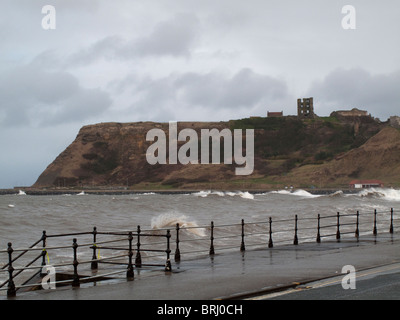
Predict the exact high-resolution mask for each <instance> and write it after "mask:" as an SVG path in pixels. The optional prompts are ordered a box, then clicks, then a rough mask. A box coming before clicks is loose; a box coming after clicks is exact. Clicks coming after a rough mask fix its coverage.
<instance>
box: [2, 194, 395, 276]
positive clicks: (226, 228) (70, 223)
mask: <svg viewBox="0 0 400 320" xmlns="http://www.w3.org/2000/svg"><path fill="white" fill-rule="evenodd" d="M392 208H393V209H394V228H395V229H396V228H397V229H396V230H399V228H398V225H399V224H400V221H399V217H400V190H395V189H366V190H360V191H359V192H357V193H354V194H346V193H343V192H342V191H340V190H337V191H336V192H335V191H332V192H331V193H329V194H325V195H315V194H311V193H309V192H307V191H305V190H301V189H299V190H279V191H271V192H265V193H257V194H252V193H249V192H247V191H236V192H223V191H209V190H208V191H207V190H205V191H200V192H195V193H188V194H169V195H166V194H156V193H142V194H129V195H89V194H85V193H84V192H82V193H81V194H79V195H77V194H73V195H71V194H64V195H52V196H49V195H46V196H31V195H26V194H25V193H24V192H23V191H20V192H16V194H13V195H2V196H0V250H4V249H7V243H8V242H11V243H12V246H13V248H27V247H29V246H30V245H31V244H32V243H34V242H36V241H37V240H39V239H40V238H41V236H42V232H43V231H44V230H45V231H46V233H47V235H56V234H60V233H64V234H65V233H76V232H91V231H92V230H93V227H94V226H95V227H97V230H98V231H99V232H119V231H134V232H135V231H136V230H137V226H140V227H141V229H142V230H143V231H142V232H143V233H150V232H152V230H156V229H162V231H157V232H158V233H159V234H163V233H164V232H166V230H165V229H166V228H168V229H170V230H171V236H172V237H171V251H172V253H171V255H172V256H173V252H174V250H175V241H176V233H175V232H176V231H175V227H176V224H177V223H179V226H180V227H181V228H186V229H184V230H181V231H180V241H181V244H180V245H181V253H182V257H184V258H185V257H188V258H189V257H191V252H192V251H193V252H195V251H196V252H199V253H203V254H207V252H208V248H209V239H210V230H211V227H210V223H211V221H213V222H214V226H215V228H214V230H213V231H214V237H215V241H214V242H215V247H216V251H218V250H222V249H223V248H231V249H233V250H239V247H240V242H241V228H242V226H241V221H242V219H243V220H244V223H245V226H244V233H245V241H246V250H247V249H248V248H249V249H250V248H251V247H252V246H254V247H257V246H265V247H266V246H267V243H268V241H269V233H270V229H269V218H271V220H272V236H273V240H274V245H275V246H276V245H280V244H282V245H284V244H290V243H292V242H293V237H294V229H295V215H297V217H298V225H297V228H298V238H299V242H300V243H301V242H306V241H315V237H316V234H317V216H318V214H319V215H320V217H321V220H320V224H321V230H320V231H321V235H322V237H323V238H322V239H323V240H322V241H324V239H325V238H324V236H325V235H326V237H327V238H329V237H332V238H331V239H334V236H335V234H336V232H337V213H338V212H339V214H340V215H341V218H340V228H341V229H340V231H341V232H342V237H346V236H348V237H354V231H355V225H356V212H357V211H359V214H360V215H359V229H360V230H359V231H360V235H363V234H371V233H372V230H373V227H374V219H375V220H376V227H377V230H378V232H379V233H382V232H386V233H387V232H389V226H390V220H391V209H392ZM375 210H376V212H377V214H376V216H375V214H374V212H375ZM146 230H148V231H146ZM91 238H92V236H87V237H86V238H85V239H83V240H79V241H80V242H81V243H82V242H86V243H90V242H91V241H92V240H91ZM105 239H106V237H105V236H102V235H98V239H97V241H101V240H105ZM162 239H164V238H162ZM142 241H143V242H145V241H146V240H145V237H143V238H142ZM148 241H149V243H150V244H149V245H150V246H151V242H152V241H153V243H154V244H156V241H158V242H160V241H161V242H163V244H162V246H163V248H164V245H165V240H160V238H158V239H156V240H155V239H149V240H148ZM71 244H72V242H71V239H70V238H68V240H67V239H61V238H48V240H47V246H56V245H71ZM134 244H135V245H136V239H135V241H134ZM41 245H42V243H41V242H40V243H39V244H38V245H37V247H40V246H41ZM99 248H100V247H99ZM142 248H145V246H144V247H142ZM90 250H91V249H89V248H87V249H86V252H91V251H90ZM60 251H61V250H60ZM99 251H100V250H99ZM83 253H84V250H83V249H82V250H80V254H83ZM86 254H87V253H86ZM107 254H109V253H108V252H106V250H102V251H100V253H99V252H98V255H99V257H100V256H104V255H107ZM80 257H81V256H80ZM50 258H51V260H52V263H54V261H58V260H60V261H66V260H68V259H69V260H71V259H72V250H69V249H68V252H67V253H65V252H59V253H58V252H54V253H51V254H50ZM50 258H48V259H50ZM90 258H91V256H90V255H87V256H86V259H90ZM82 259H83V258H82ZM162 259H164V255H162ZM171 259H172V258H171ZM7 261H8V260H7V255H6V254H5V253H2V254H0V267H1V266H4V265H5V264H6V263H7ZM5 277H6V274H5V273H2V274H0V280H2V279H4V278H5Z"/></svg>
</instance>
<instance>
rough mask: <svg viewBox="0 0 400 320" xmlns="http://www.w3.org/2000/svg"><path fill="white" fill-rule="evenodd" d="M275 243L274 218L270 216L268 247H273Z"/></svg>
mask: <svg viewBox="0 0 400 320" xmlns="http://www.w3.org/2000/svg"><path fill="white" fill-rule="evenodd" d="M273 246H274V243H273V242H272V218H271V217H269V241H268V248H272V247H273Z"/></svg>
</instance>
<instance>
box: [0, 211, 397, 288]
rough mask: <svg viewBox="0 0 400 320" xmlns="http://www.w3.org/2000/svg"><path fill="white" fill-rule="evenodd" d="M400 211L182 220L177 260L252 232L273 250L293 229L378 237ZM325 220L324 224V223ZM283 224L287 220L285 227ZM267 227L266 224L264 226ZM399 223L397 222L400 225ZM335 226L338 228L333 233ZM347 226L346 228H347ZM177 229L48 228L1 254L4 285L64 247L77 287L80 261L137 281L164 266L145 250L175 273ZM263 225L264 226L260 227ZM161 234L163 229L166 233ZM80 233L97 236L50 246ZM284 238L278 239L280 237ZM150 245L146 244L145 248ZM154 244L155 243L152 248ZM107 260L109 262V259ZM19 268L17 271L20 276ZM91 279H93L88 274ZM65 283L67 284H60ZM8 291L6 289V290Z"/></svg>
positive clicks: (211, 250)
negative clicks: (137, 271) (140, 271)
mask: <svg viewBox="0 0 400 320" xmlns="http://www.w3.org/2000/svg"><path fill="white" fill-rule="evenodd" d="M399 211H400V210H397V209H396V210H395V209H393V208H391V209H390V211H383V210H382V211H381V210H380V211H378V210H374V211H373V212H372V213H371V212H368V213H360V211H357V212H356V213H348V212H347V213H340V212H337V213H336V214H334V215H333V214H331V215H325V216H322V215H320V214H318V216H317V217H309V216H305V217H299V216H298V215H297V214H296V215H295V219H294V220H293V219H292V218H284V219H282V218H279V217H278V218H277V217H274V218H272V217H269V218H268V219H266V220H265V221H255V222H254V221H253V222H245V221H244V219H242V220H241V223H224V224H214V222H213V221H211V224H210V225H203V226H184V227H183V226H182V227H180V226H179V224H178V223H177V224H176V228H175V229H176V234H175V241H176V248H175V261H176V262H179V261H180V259H181V253H180V248H179V245H180V243H181V242H185V243H190V242H193V241H210V248H209V254H210V255H213V254H215V247H214V241H217V242H218V241H220V240H223V239H233V238H238V237H240V238H241V243H240V251H245V238H247V237H251V236H260V235H265V236H268V241H266V242H265V245H268V247H269V248H273V247H274V244H275V243H276V242H278V243H284V242H285V243H286V242H288V241H291V239H285V238H284V237H280V236H281V235H282V236H285V235H287V234H288V235H290V234H292V232H294V239H293V244H294V245H298V243H299V234H300V233H301V232H302V231H303V230H307V232H308V231H309V230H312V229H315V228H317V236H316V241H317V242H318V243H319V242H321V238H327V237H334V236H335V237H336V240H337V241H341V236H342V235H348V234H354V236H355V237H356V238H357V241H358V238H359V235H360V226H365V225H367V224H368V225H369V226H370V230H369V232H371V231H372V233H373V235H375V236H376V235H377V234H378V219H381V217H382V216H383V215H384V216H385V221H386V223H387V219H388V217H387V214H390V229H389V232H390V233H393V232H394V228H395V226H394V222H396V221H400V217H396V216H395V213H397V212H399ZM364 216H367V217H368V219H365V218H364ZM329 219H335V223H333V222H332V223H331V222H329V221H330V220H329ZM371 219H373V224H372V225H371ZM304 221H307V222H310V221H314V222H315V224H316V225H314V226H311V225H310V224H307V226H304V227H303V222H304ZM322 222H324V223H322ZM282 223H285V224H284V225H282ZM264 225H266V226H264ZM249 226H256V227H254V228H253V230H249V229H248V227H249ZM351 226H354V227H355V230H350V229H349V228H351ZM381 226H382V225H381V224H379V227H381ZM229 227H241V232H238V233H233V234H232V232H235V231H234V230H232V229H228V231H227V232H228V233H225V234H224V233H221V232H223V230H221V229H224V228H229ZM396 227H397V226H396ZM333 228H335V230H334V231H333ZM343 228H345V229H343ZM170 229H171V228H159V229H146V230H141V229H140V226H138V227H137V230H135V231H98V230H97V228H96V227H94V228H93V231H86V232H71V233H63V234H53V235H47V234H46V232H45V231H43V235H42V237H41V238H40V239H39V240H38V241H36V242H34V244H32V245H31V246H30V247H28V248H16V249H14V248H12V244H11V243H9V244H8V248H7V249H6V250H0V254H2V253H7V254H8V256H9V261H8V263H7V264H5V265H3V266H2V268H1V269H0V272H8V273H9V279H8V280H6V281H5V282H3V283H2V284H0V289H1V288H2V287H3V286H4V285H6V284H8V288H7V294H8V296H13V295H15V293H16V290H18V289H19V288H22V287H26V286H27V285H26V284H25V283H24V284H23V286H21V285H20V286H16V285H15V284H14V278H15V277H16V276H18V275H19V274H20V273H22V272H23V271H27V270H37V269H41V268H43V266H45V265H46V264H45V257H46V255H47V257H48V253H49V252H52V251H53V250H61V249H71V248H72V249H73V261H72V264H71V262H69V263H58V264H53V265H52V266H53V267H57V268H58V267H65V266H71V265H72V266H73V268H74V273H73V280H69V282H72V284H73V286H79V281H80V280H79V276H78V265H79V264H89V263H91V268H92V269H97V266H98V263H99V262H103V263H112V264H124V265H128V268H127V279H128V280H132V279H133V266H134V265H135V267H137V268H138V267H139V268H140V267H142V266H161V265H160V264H151V263H149V264H142V259H141V253H142V252H149V253H151V252H156V253H163V254H166V255H167V259H166V263H165V265H164V266H165V269H164V270H165V271H171V263H170V253H171V248H170V238H171V233H170ZM193 229H205V230H207V231H208V232H209V233H210V236H209V237H207V236H205V237H204V236H201V235H200V236H198V237H196V238H192V239H185V240H184V241H182V240H180V237H179V232H180V231H181V230H193ZM260 229H262V230H260ZM328 229H330V230H332V231H326V232H325V233H323V234H321V231H322V230H328ZM160 232H161V233H160ZM99 235H101V236H119V238H117V239H107V240H104V239H103V240H102V241H97V236H99ZM72 236H74V237H76V236H92V237H93V241H85V242H83V243H79V242H78V241H77V238H74V239H73V244H72V246H71V244H69V245H58V246H57V245H56V246H48V245H47V240H48V239H49V238H50V239H52V238H63V237H72ZM277 236H278V237H277ZM149 237H151V238H166V244H167V247H166V249H157V248H155V247H154V246H155V245H160V244H165V243H164V242H153V243H142V242H141V240H142V239H143V238H149ZM273 237H275V238H276V237H277V239H274V240H273ZM313 238H314V237H312V236H310V235H307V237H301V239H302V240H304V239H307V240H311V239H313ZM134 239H136V241H137V243H135V244H136V246H135V248H134V245H133V240H134ZM127 240H128V245H127V246H124V245H123V246H117V247H115V246H102V245H105V244H109V243H115V242H124V241H127ZM40 242H42V246H41V247H39V246H38V245H39V243H40ZM248 245H249V246H255V245H257V244H254V243H253V244H251V243H250V244H248ZM143 246H145V247H143ZM149 246H151V247H149ZM235 247H237V246H236V245H233V244H232V243H229V244H228V245H224V246H222V245H221V246H219V247H218V250H223V249H232V248H235ZM78 248H79V249H81V248H88V249H90V250H93V256H92V258H91V259H86V260H84V259H78V254H77V253H78ZM99 250H110V251H127V253H126V252H125V253H124V254H117V255H113V256H109V257H100V256H99ZM35 251H41V254H40V255H39V256H37V257H35V258H34V259H33V260H32V261H31V262H29V263H28V264H26V265H25V266H18V267H17V266H14V263H15V262H16V261H18V260H19V259H20V258H21V257H23V256H24V255H25V254H26V253H28V252H35ZM205 251H208V249H195V250H186V251H185V254H191V253H197V252H205ZM13 253H20V254H19V255H18V256H17V257H13ZM134 253H136V257H135V262H134V263H133V255H134ZM156 256H157V257H159V256H160V255H152V256H151V257H156ZM40 257H42V264H41V266H34V265H32V264H33V263H34V262H36V261H37V260H38V259H39V258H40ZM123 257H125V258H126V257H128V262H120V261H115V259H120V258H123ZM106 260H107V261H106ZM110 260H114V261H115V262H111V261H110ZM14 271H16V273H15V274H14ZM86 278H87V277H86ZM59 283H61V282H59ZM3 290H4V289H3Z"/></svg>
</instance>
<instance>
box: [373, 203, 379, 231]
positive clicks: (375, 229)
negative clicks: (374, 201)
mask: <svg viewBox="0 0 400 320" xmlns="http://www.w3.org/2000/svg"><path fill="white" fill-rule="evenodd" d="M376 213H377V212H376V209H375V210H374V230H373V233H374V236H376V235H377V234H378V230H377V228H376Z"/></svg>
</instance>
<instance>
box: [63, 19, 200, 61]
mask: <svg viewBox="0 0 400 320" xmlns="http://www.w3.org/2000/svg"><path fill="white" fill-rule="evenodd" d="M198 34H199V21H198V19H197V18H196V16H195V15H194V14H177V15H175V16H174V17H173V18H172V19H170V20H168V21H163V22H159V23H158V24H156V25H155V26H154V29H153V31H152V32H151V33H150V34H149V35H147V36H143V37H140V38H135V39H124V38H122V37H121V36H117V35H111V36H106V37H104V38H102V39H100V40H98V41H96V42H94V43H93V44H92V45H90V46H89V47H88V48H85V49H82V50H80V51H78V52H76V53H74V54H72V55H71V56H70V57H69V58H68V59H67V60H68V63H69V64H72V65H73V64H87V63H92V62H94V61H96V60H99V59H106V60H113V59H122V60H130V59H136V58H138V57H149V56H158V57H159V56H173V57H188V56H190V54H191V50H192V46H193V45H194V43H195V41H196V39H197V37H198Z"/></svg>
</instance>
